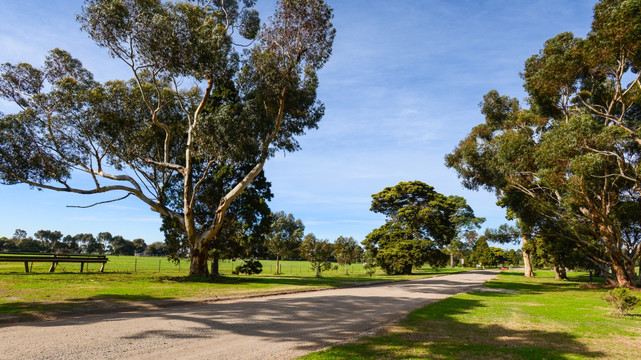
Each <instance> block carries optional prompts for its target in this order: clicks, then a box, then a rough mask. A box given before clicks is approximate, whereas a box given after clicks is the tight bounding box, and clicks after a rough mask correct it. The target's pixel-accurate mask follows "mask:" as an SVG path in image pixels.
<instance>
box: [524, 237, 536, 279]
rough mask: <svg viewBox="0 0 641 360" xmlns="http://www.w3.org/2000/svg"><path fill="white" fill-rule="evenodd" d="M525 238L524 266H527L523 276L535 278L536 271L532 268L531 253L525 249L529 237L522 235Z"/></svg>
mask: <svg viewBox="0 0 641 360" xmlns="http://www.w3.org/2000/svg"><path fill="white" fill-rule="evenodd" d="M522 239H523V246H522V249H523V266H524V267H525V271H524V273H523V276H525V277H529V278H533V277H534V271H533V270H532V259H531V258H530V254H529V253H528V252H527V251H526V250H525V249H526V248H527V247H526V245H527V238H526V237H525V236H523V237H522Z"/></svg>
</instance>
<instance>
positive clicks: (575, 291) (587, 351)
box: [301, 272, 641, 360]
mask: <svg viewBox="0 0 641 360" xmlns="http://www.w3.org/2000/svg"><path fill="white" fill-rule="evenodd" d="M536 274H537V277H536V278H535V279H528V278H524V277H523V276H522V273H516V272H503V273H501V275H499V277H498V278H497V279H495V280H493V281H491V282H489V283H488V284H487V287H488V288H489V289H491V290H493V291H491V292H475V293H470V294H462V295H457V296H454V297H451V298H448V299H445V300H443V301H440V302H437V303H434V304H431V305H429V306H427V307H425V308H422V309H419V310H417V311H414V312H412V313H411V314H409V316H408V317H407V319H406V320H404V321H403V322H401V323H400V324H398V325H394V326H390V327H387V328H385V329H383V330H381V333H380V334H379V335H378V336H376V337H372V338H366V339H361V340H359V341H356V342H354V343H349V344H345V345H341V346H336V347H332V348H329V349H327V350H325V351H322V352H318V353H313V354H310V355H307V356H304V357H302V358H301V359H306V360H310V359H315V360H318V359H323V360H327V359H439V360H440V359H639V356H640V355H639V354H640V352H639V349H640V348H641V311H639V309H637V310H636V311H635V312H634V313H633V314H632V316H626V317H620V316H616V315H614V314H613V312H612V309H611V308H609V307H608V305H607V303H606V302H605V301H604V300H603V296H604V294H605V293H606V292H607V289H602V288H583V287H580V286H579V285H580V284H581V283H582V282H583V281H586V280H587V279H586V277H585V276H583V274H577V273H570V274H569V275H570V281H555V280H554V279H553V278H552V276H553V273H551V272H537V273H536ZM499 289H505V290H508V292H505V290H499ZM639 295H640V296H641V294H639Z"/></svg>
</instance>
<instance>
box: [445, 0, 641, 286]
mask: <svg viewBox="0 0 641 360" xmlns="http://www.w3.org/2000/svg"><path fill="white" fill-rule="evenodd" d="M639 9H641V1H639V0H602V1H600V2H599V3H597V4H596V5H595V8H594V20H593V22H592V30H591V31H590V33H589V34H588V35H587V37H586V38H585V39H582V38H578V37H575V36H574V35H573V34H571V33H562V34H559V35H557V36H555V37H553V38H551V39H549V40H548V41H546V43H545V46H544V48H543V49H542V50H541V51H540V52H539V53H538V54H535V55H533V56H532V57H530V58H529V59H528V60H527V61H526V63H525V71H524V72H523V74H522V77H523V79H524V87H525V89H526V90H527V92H528V94H529V95H530V97H529V98H528V102H529V105H530V107H529V109H525V108H522V107H521V106H520V104H519V102H518V101H516V99H511V98H508V97H505V96H499V95H498V93H497V92H495V91H491V92H490V93H488V95H486V98H485V102H484V105H483V113H484V114H485V115H486V121H485V123H483V124H480V125H478V126H477V127H475V128H474V129H473V130H472V132H471V133H470V134H469V135H468V136H467V137H466V138H465V139H464V140H463V141H461V143H460V144H459V146H458V147H457V148H456V149H455V150H454V151H453V153H452V154H450V155H448V156H447V157H446V161H447V163H448V166H451V167H454V168H455V169H456V170H457V171H458V173H459V175H460V176H461V177H462V178H463V181H464V185H466V186H467V187H470V188H478V187H485V188H487V189H491V190H494V191H496V194H497V196H498V197H499V202H500V203H501V204H502V205H504V206H506V207H507V208H508V209H509V210H510V211H511V213H512V214H515V215H516V216H517V217H518V218H520V219H521V220H525V221H524V223H525V224H526V225H528V228H529V229H533V230H536V229H537V228H539V229H541V228H542V227H543V226H545V227H547V228H548V229H549V228H550V221H551V220H554V221H555V222H557V224H555V225H554V226H552V228H554V227H558V226H563V227H564V231H559V232H558V233H557V236H566V237H567V236H568V235H567V234H568V233H569V234H573V235H572V238H573V240H574V241H575V242H576V243H577V244H579V245H580V246H581V247H582V248H583V249H593V250H594V251H590V256H591V257H592V258H593V260H594V261H595V262H597V263H598V264H602V265H603V264H607V265H609V266H611V267H612V269H613V272H614V274H615V281H616V282H617V283H618V284H619V285H623V286H633V285H634V284H635V277H636V276H635V273H634V265H635V263H636V262H637V261H639V259H640V258H641V237H640V236H638V234H639V232H638V229H639V228H641V205H640V204H641V171H640V170H641V162H640V159H641V97H640V95H641V71H640V70H641V16H639ZM548 235H549V234H548ZM524 253H527V252H524Z"/></svg>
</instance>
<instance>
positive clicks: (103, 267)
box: [87, 262, 107, 272]
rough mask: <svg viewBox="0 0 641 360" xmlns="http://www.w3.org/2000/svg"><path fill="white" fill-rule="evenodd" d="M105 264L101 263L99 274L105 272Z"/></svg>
mask: <svg viewBox="0 0 641 360" xmlns="http://www.w3.org/2000/svg"><path fill="white" fill-rule="evenodd" d="M106 263H107V262H103V263H102V266H101V267H100V272H104V271H105V264H106ZM87 267H89V265H87Z"/></svg>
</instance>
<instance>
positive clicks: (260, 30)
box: [0, 0, 335, 275]
mask: <svg viewBox="0 0 641 360" xmlns="http://www.w3.org/2000/svg"><path fill="white" fill-rule="evenodd" d="M253 5H254V1H252V0H244V1H242V2H240V1H234V0H230V1H224V2H222V1H207V2H205V1H190V2H169V1H160V0H86V1H85V5H84V6H83V8H82V12H81V14H80V15H78V17H77V19H78V21H79V22H80V24H81V27H82V29H83V30H84V31H85V32H86V33H87V34H88V35H89V36H90V37H91V38H92V39H93V40H94V41H95V42H96V43H97V44H98V45H99V46H101V47H103V48H104V49H106V51H107V52H108V54H109V55H111V56H112V57H113V58H116V59H118V60H119V61H122V62H123V63H124V64H126V65H127V66H128V67H129V68H130V70H131V74H132V78H131V79H129V80H112V81H106V82H104V83H100V82H98V81H96V80H95V79H94V78H93V75H92V74H91V73H90V72H89V71H88V70H87V69H85V68H84V67H83V66H82V63H81V62H80V61H79V60H78V59H75V58H73V57H72V56H71V54H69V53H68V52H66V51H64V50H61V49H54V50H52V51H51V52H50V53H49V55H48V56H47V57H46V59H45V63H44V65H43V66H42V67H34V66H32V65H30V64H26V63H19V64H9V63H7V64H3V65H2V66H1V67H0V97H1V98H2V99H5V100H9V101H12V102H14V103H15V104H17V105H18V106H19V108H20V111H19V112H18V113H16V114H6V115H2V116H1V117H0V130H1V131H0V182H2V183H3V184H16V183H25V184H28V185H30V186H33V187H36V188H39V189H49V190H55V191H63V192H72V193H78V194H97V193H113V192H119V193H120V194H119V195H114V197H115V196H119V197H118V198H117V199H121V198H124V197H126V196H135V197H137V198H138V199H140V200H141V201H143V202H144V203H145V204H146V205H148V206H149V207H150V208H151V209H152V210H153V211H155V212H157V213H159V214H160V215H162V216H163V217H165V218H169V219H171V220H172V221H173V222H174V225H176V226H177V227H178V228H179V229H180V230H181V231H182V232H184V233H185V234H186V237H187V239H188V242H189V250H190V256H191V266H190V274H193V275H205V274H207V256H208V252H209V250H210V243H211V242H212V240H213V239H214V238H215V237H216V235H217V234H218V233H219V232H220V231H221V228H222V227H223V225H224V215H225V213H226V212H227V210H228V209H229V207H230V206H231V204H232V202H233V201H234V199H236V198H237V197H238V196H240V194H241V193H242V192H243V191H244V190H245V189H246V188H247V187H248V185H249V184H250V183H251V182H252V181H253V180H254V179H255V178H256V177H257V176H259V174H260V173H261V172H262V169H263V166H264V164H265V161H266V160H267V159H268V158H270V157H271V156H273V155H274V154H275V152H276V151H280V150H282V151H295V150H297V149H298V148H299V145H298V142H297V141H296V138H295V137H296V136H298V135H302V134H304V133H305V131H307V130H308V129H313V128H316V127H317V124H318V122H319V121H320V119H321V117H322V115H323V112H324V107H323V105H322V104H321V103H320V102H319V101H318V100H317V99H316V89H317V87H318V77H317V71H318V70H319V69H321V68H322V67H323V65H324V64H325V63H326V62H327V60H328V59H329V56H330V54H331V51H332V44H333V40H334V34H335V30H334V28H333V26H332V23H331V18H332V11H331V9H330V8H329V7H328V6H327V5H326V4H325V2H324V1H323V0H280V1H279V2H278V3H277V9H276V11H275V13H274V15H273V16H272V17H271V18H270V22H269V23H268V24H264V25H263V26H262V27H261V26H260V25H259V24H260V22H259V18H258V13H257V12H256V10H254V9H253V8H252V6H253ZM234 34H239V35H241V36H242V37H244V38H245V39H248V40H252V41H253V45H252V47H251V48H250V49H246V51H243V52H242V53H241V52H239V51H237V47H236V46H235V45H234V37H233V36H234ZM241 165H247V167H244V166H241ZM225 166H232V168H233V169H235V170H236V171H240V173H238V174H237V175H238V176H235V177H233V182H232V183H229V184H227V185H228V186H227V187H225V190H226V192H225V193H224V194H223V195H222V196H220V198H219V199H218V200H217V201H216V202H215V204H217V205H216V207H215V208H214V209H210V210H211V211H212V214H211V219H212V221H210V222H208V223H206V224H202V223H201V224H198V222H197V219H196V215H195V212H196V211H197V207H198V204H199V202H200V201H201V189H202V188H203V187H205V184H206V183H207V182H209V181H210V180H211V179H212V173H213V172H215V171H216V170H218V169H220V168H221V167H225ZM83 173H84V174H85V175H86V176H88V178H89V179H90V181H91V184H92V185H90V186H87V187H85V186H84V183H83V182H74V181H73V180H74V179H76V178H77V177H79V176H78V175H79V174H83ZM176 189H178V190H177V191H176ZM168 192H172V193H171V194H168ZM172 196H180V197H181V198H182V201H181V202H180V204H181V205H182V206H181V207H180V208H178V207H176V206H172V205H171V203H169V202H168V200H169V198H171V197H172ZM117 199H114V200H117Z"/></svg>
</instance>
